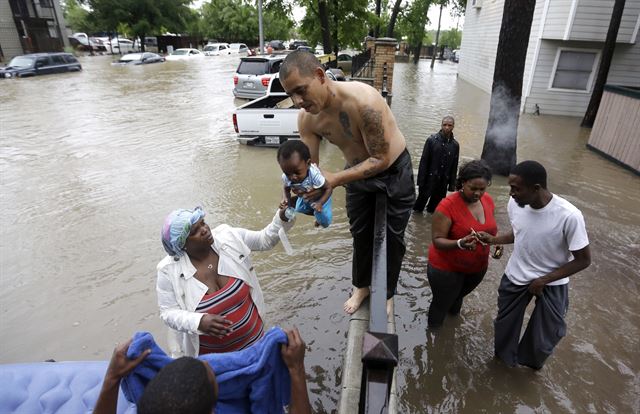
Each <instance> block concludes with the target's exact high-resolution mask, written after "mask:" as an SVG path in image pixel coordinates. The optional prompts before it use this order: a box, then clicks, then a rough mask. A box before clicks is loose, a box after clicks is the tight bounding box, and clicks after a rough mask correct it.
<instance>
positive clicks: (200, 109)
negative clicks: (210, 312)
mask: <svg viewBox="0 0 640 414" xmlns="http://www.w3.org/2000/svg"><path fill="white" fill-rule="evenodd" d="M110 60H111V58H110V57H106V56H102V57H87V58H83V59H82V60H81V61H82V64H83V66H84V71H83V72H81V73H77V74H65V75H58V76H49V77H39V78H33V79H12V80H3V81H0V102H2V104H1V105H0V130H1V138H2V139H1V141H0V211H1V212H2V225H1V226H0V236H1V237H0V259H1V261H0V264H1V269H0V270H1V272H0V282H1V285H0V286H1V289H0V335H1V336H2V339H1V340H0V362H2V363H7V362H17V361H42V360H45V359H48V358H54V359H56V360H72V359H73V360H96V359H107V358H108V357H109V356H110V354H111V351H112V348H113V346H114V344H115V343H116V342H117V341H122V340H124V339H126V338H127V337H130V336H131V335H132V334H133V332H135V331H139V330H146V331H150V332H152V333H153V334H154V335H155V336H156V338H157V339H158V340H159V341H160V343H161V344H162V345H164V344H165V343H166V341H165V330H164V327H163V325H162V322H161V321H160V320H159V318H158V316H157V315H158V312H157V306H156V296H155V265H156V263H157V262H158V261H159V260H160V259H161V258H162V257H163V256H164V252H163V250H162V246H161V243H160V240H159V235H160V226H161V224H162V221H163V218H164V216H165V215H166V214H167V213H168V212H169V211H171V210H172V209H174V208H177V207H193V206H195V205H202V206H204V208H205V209H206V210H207V212H208V221H209V222H210V223H211V224H213V225H215V224H219V223H229V224H232V225H235V226H243V227H248V228H255V229H257V228H261V227H262V226H263V225H266V224H267V223H268V222H269V221H270V220H271V217H272V214H273V213H274V211H275V209H276V206H277V204H278V202H279V200H280V195H281V184H280V172H279V169H278V165H277V163H276V160H275V151H274V150H273V149H267V148H252V147H245V146H240V145H238V144H237V143H236V142H235V141H234V136H235V134H234V131H233V126H232V123H231V114H232V111H233V108H234V106H235V105H237V104H238V103H240V101H235V100H234V99H233V96H232V94H231V87H232V76H233V72H234V70H235V67H236V65H237V57H229V58H207V59H205V60H202V61H197V62H188V63H183V62H167V63H164V64H158V65H149V66H144V67H112V66H110ZM394 80H395V82H394V90H393V94H394V100H393V105H392V109H393V111H394V113H395V114H396V117H397V120H398V122H399V125H400V129H401V130H402V131H403V133H404V134H405V136H406V138H407V141H408V146H409V149H410V151H411V154H412V156H413V160H414V167H416V168H417V163H418V161H419V156H420V153H421V149H422V145H423V142H424V139H425V138H426V135H427V134H428V133H432V132H435V131H437V130H438V127H439V120H440V119H441V118H442V116H444V115H446V114H453V115H454V116H455V117H456V121H457V122H456V128H455V131H454V133H455V134H456V136H457V137H458V139H459V141H460V145H461V154H462V156H463V157H478V156H479V154H480V151H481V148H482V140H483V135H484V134H483V133H484V130H485V127H486V119H487V114H488V109H489V108H488V102H489V99H488V98H489V97H488V95H487V94H485V93H483V92H481V91H480V90H478V89H477V88H475V87H473V86H471V85H469V84H467V83H466V82H463V81H461V80H458V79H457V76H456V66H455V65H454V64H450V63H446V62H445V63H438V64H437V65H436V69H435V71H433V72H432V71H430V70H429V65H428V62H420V64H419V65H418V66H417V67H416V66H414V65H413V64H410V63H406V64H405V63H402V64H397V65H396V72H395V74H394ZM578 124H579V119H576V118H564V117H548V116H547V117H544V116H543V117H534V116H530V115H524V116H522V117H521V121H520V134H519V153H518V155H519V157H518V158H519V159H520V160H522V159H537V160H539V161H541V162H542V163H543V164H545V165H546V166H547V168H548V171H549V176H550V179H549V186H550V189H551V190H552V191H553V192H555V193H557V194H559V195H562V196H563V197H566V198H567V199H569V200H570V201H571V202H573V203H574V204H575V205H576V206H578V207H579V208H580V209H581V210H582V212H583V213H584V215H585V218H586V222H587V227H588V231H589V236H590V239H591V247H592V254H593V264H592V266H591V267H590V268H588V269H587V270H585V271H583V272H581V273H580V274H578V275H575V276H574V277H572V282H571V289H570V309H569V314H568V316H567V322H568V333H567V336H566V337H565V338H564V339H563V340H562V341H561V342H560V344H559V346H558V347H557V348H556V351H555V353H554V355H553V356H552V357H551V359H550V360H549V361H548V363H547V365H546V366H545V367H544V368H543V369H542V370H540V371H538V372H534V371H531V370H529V369H525V368H515V369H509V368H506V367H504V366H503V365H502V364H500V363H497V362H496V361H494V359H493V329H492V319H493V318H494V317H495V313H496V297H497V294H496V291H497V287H498V283H499V279H500V276H501V275H502V271H503V269H504V266H505V264H506V259H507V258H508V256H509V254H510V249H509V248H507V249H506V252H505V257H504V258H503V259H502V260H500V261H495V260H492V261H491V264H490V269H489V272H488V274H487V276H486V278H485V280H484V281H483V283H482V284H481V285H480V286H479V287H478V289H476V291H475V292H473V293H472V294H471V295H470V296H469V297H468V299H467V300H466V302H465V305H464V306H463V309H462V313H461V315H460V316H459V317H456V318H450V319H448V320H447V321H446V323H445V326H444V328H443V329H441V330H440V331H439V332H438V333H436V334H434V333H432V332H429V333H427V331H426V323H427V314H426V311H427V309H428V306H429V302H430V299H431V292H430V289H429V285H428V282H427V280H426V252H427V247H428V244H429V240H430V236H431V235H430V218H429V217H428V216H414V217H412V219H411V220H410V222H409V226H408V228H407V243H408V250H407V255H406V257H405V264H404V267H403V271H402V275H401V278H400V286H399V292H398V295H397V297H396V298H397V299H396V323H397V330H398V335H399V340H400V367H399V375H398V392H399V396H400V407H399V412H401V413H436V412H452V413H457V412H469V413H475V412H489V413H514V412H515V413H534V412H535V413H542V412H552V413H560V412H568V413H602V412H606V413H623V412H624V413H627V412H638V411H640V397H639V395H640V374H639V372H640V353H639V349H640V346H639V338H640V316H639V315H640V301H639V299H638V297H639V294H640V292H639V287H640V275H639V272H638V269H640V207H639V206H640V179H639V178H638V177H636V176H634V175H632V174H631V173H629V172H627V171H624V170H623V169H621V168H620V167H618V166H616V165H613V164H611V163H609V162H608V161H606V160H603V159H602V158H600V157H599V156H597V155H596V154H593V153H591V152H590V151H588V150H586V149H585V143H586V141H587V139H588V136H589V130H586V129H581V128H579V127H578ZM321 160H322V164H323V166H324V167H325V168H327V169H329V170H331V169H334V170H337V169H339V168H341V166H342V165H343V160H342V157H341V154H340V152H339V151H338V150H337V149H336V148H334V147H332V146H330V145H323V146H322V148H321ZM507 191H508V190H507V186H506V180H505V179H504V178H501V177H498V178H496V179H495V180H494V183H493V185H492V186H491V187H490V188H489V193H490V194H491V195H492V196H493V198H494V200H495V201H496V205H497V213H496V214H497V220H498V224H499V226H500V227H501V228H502V229H506V228H507V227H508V220H507V217H506V208H505V207H506V203H507V200H508V195H507ZM334 197H335V202H334V209H335V211H334V220H335V223H334V224H333V225H332V226H331V227H330V228H329V229H328V230H319V229H315V228H314V226H313V220H312V219H310V218H305V217H301V218H300V219H299V220H298V223H297V224H296V226H295V227H294V229H293V230H292V232H291V235H290V241H291V244H292V245H293V248H294V250H295V252H294V255H292V256H287V255H286V254H285V253H284V251H283V249H282V247H281V246H277V247H276V248H275V249H274V250H273V251H270V252H258V253H256V254H255V257H254V262H255V265H256V268H257V270H258V274H259V276H260V278H261V283H262V287H263V290H264V291H265V298H266V302H267V305H268V307H269V314H268V320H267V322H268V323H269V324H280V325H282V326H292V325H296V326H298V327H299V328H300V330H301V332H302V335H303V337H304V338H305V340H306V341H307V344H308V345H309V347H308V352H307V359H306V369H307V375H308V380H309V390H310V393H311V400H312V404H313V407H314V410H315V411H316V412H318V413H331V412H335V411H336V407H337V404H338V399H339V388H340V382H341V377H342V368H341V364H342V358H343V353H344V350H345V347H346V333H347V328H348V318H347V317H346V316H345V315H344V314H343V312H342V311H341V307H342V306H341V305H342V302H343V301H344V300H345V299H346V298H347V296H348V293H349V291H350V256H351V240H350V236H349V231H348V224H347V218H346V212H345V209H344V190H343V189H337V190H336V191H335V192H334Z"/></svg>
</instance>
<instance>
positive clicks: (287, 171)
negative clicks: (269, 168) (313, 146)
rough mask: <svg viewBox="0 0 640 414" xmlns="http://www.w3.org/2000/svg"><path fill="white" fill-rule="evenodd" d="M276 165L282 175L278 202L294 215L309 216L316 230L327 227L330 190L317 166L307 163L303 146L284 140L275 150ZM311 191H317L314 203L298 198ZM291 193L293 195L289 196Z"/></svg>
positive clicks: (308, 154) (306, 154)
mask: <svg viewBox="0 0 640 414" xmlns="http://www.w3.org/2000/svg"><path fill="white" fill-rule="evenodd" d="M278 163H279V164H280V168H281V169H282V172H283V174H282V181H283V183H284V200H283V201H282V202H283V203H286V204H287V205H288V206H289V207H292V208H293V209H294V210H295V211H297V212H300V213H303V214H307V215H309V216H311V215H313V216H314V217H315V218H316V226H322V227H329V224H331V219H332V212H331V191H332V190H331V188H329V187H328V186H327V185H326V182H325V179H324V177H323V175H322V173H321V172H320V169H319V168H318V166H316V165H315V164H312V163H311V154H310V153H309V148H308V147H307V145H306V144H305V143H304V142H302V141H300V140H288V141H287V142H285V143H284V144H282V145H280V148H279V149H278ZM313 189H320V190H321V195H320V196H319V197H318V198H316V199H315V200H309V201H305V199H304V198H303V197H302V195H303V194H304V193H306V192H308V191H311V190H313ZM291 192H293V193H294V195H293V196H292V195H291Z"/></svg>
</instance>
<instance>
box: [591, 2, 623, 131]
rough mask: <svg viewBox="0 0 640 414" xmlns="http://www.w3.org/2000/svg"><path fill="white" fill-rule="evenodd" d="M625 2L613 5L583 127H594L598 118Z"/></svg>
mask: <svg viewBox="0 0 640 414" xmlns="http://www.w3.org/2000/svg"><path fill="white" fill-rule="evenodd" d="M624 3H625V0H616V2H615V3H614V5H613V13H611V21H610V22H609V30H608V31H607V38H606V40H605V42H604V48H603V50H602V59H601V60H600V68H599V69H598V76H597V77H596V83H595V86H594V87H593V93H592V94H591V99H590V100H589V106H588V107H587V112H586V113H585V114H584V118H583V119H582V123H581V124H580V125H581V126H583V127H588V128H591V127H593V123H594V122H595V120H596V115H597V114H598V108H600V101H601V100H602V93H603V91H604V84H605V83H606V82H607V77H608V76H609V67H610V66H611V59H612V58H613V51H614V50H615V47H616V38H617V37H618V29H619V28H620V22H621V21H622V12H623V11H624Z"/></svg>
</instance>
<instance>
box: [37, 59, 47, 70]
mask: <svg viewBox="0 0 640 414" xmlns="http://www.w3.org/2000/svg"><path fill="white" fill-rule="evenodd" d="M44 66H49V58H46V57H42V58H38V60H36V68H41V67H44Z"/></svg>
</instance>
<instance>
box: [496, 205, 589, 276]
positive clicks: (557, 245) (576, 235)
mask: <svg viewBox="0 0 640 414" xmlns="http://www.w3.org/2000/svg"><path fill="white" fill-rule="evenodd" d="M507 210H508V212H509V220H510V221H511V228H512V229H513V235H514V238H515V239H514V246H513V253H512V254H511V257H510V258H509V262H508V263H507V268H506V269H505V273H506V275H507V277H508V278H509V280H510V281H511V282H512V283H514V284H516V285H528V284H529V283H531V282H532V281H533V280H535V279H537V278H539V277H542V276H544V275H546V274H548V273H551V272H552V271H554V270H556V269H558V268H559V267H560V266H562V265H564V264H565V263H568V262H570V261H571V260H573V255H572V254H571V251H576V250H580V249H582V248H584V247H586V246H587V245H589V238H588V236H587V229H586V227H585V224H584V217H582V213H581V212H580V210H578V209H577V208H576V207H575V206H574V205H573V204H571V203H570V202H568V201H567V200H565V199H564V198H562V197H558V196H557V195H555V194H553V198H552V199H551V201H550V202H549V204H547V205H546V206H544V207H543V208H541V209H534V208H531V207H530V206H528V205H527V206H525V207H524V208H522V207H519V206H518V204H517V203H516V202H515V201H513V198H510V199H509V204H508V207H507ZM567 283H569V278H568V277H565V278H563V279H559V280H556V281H555V282H552V283H549V285H564V284H567Z"/></svg>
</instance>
